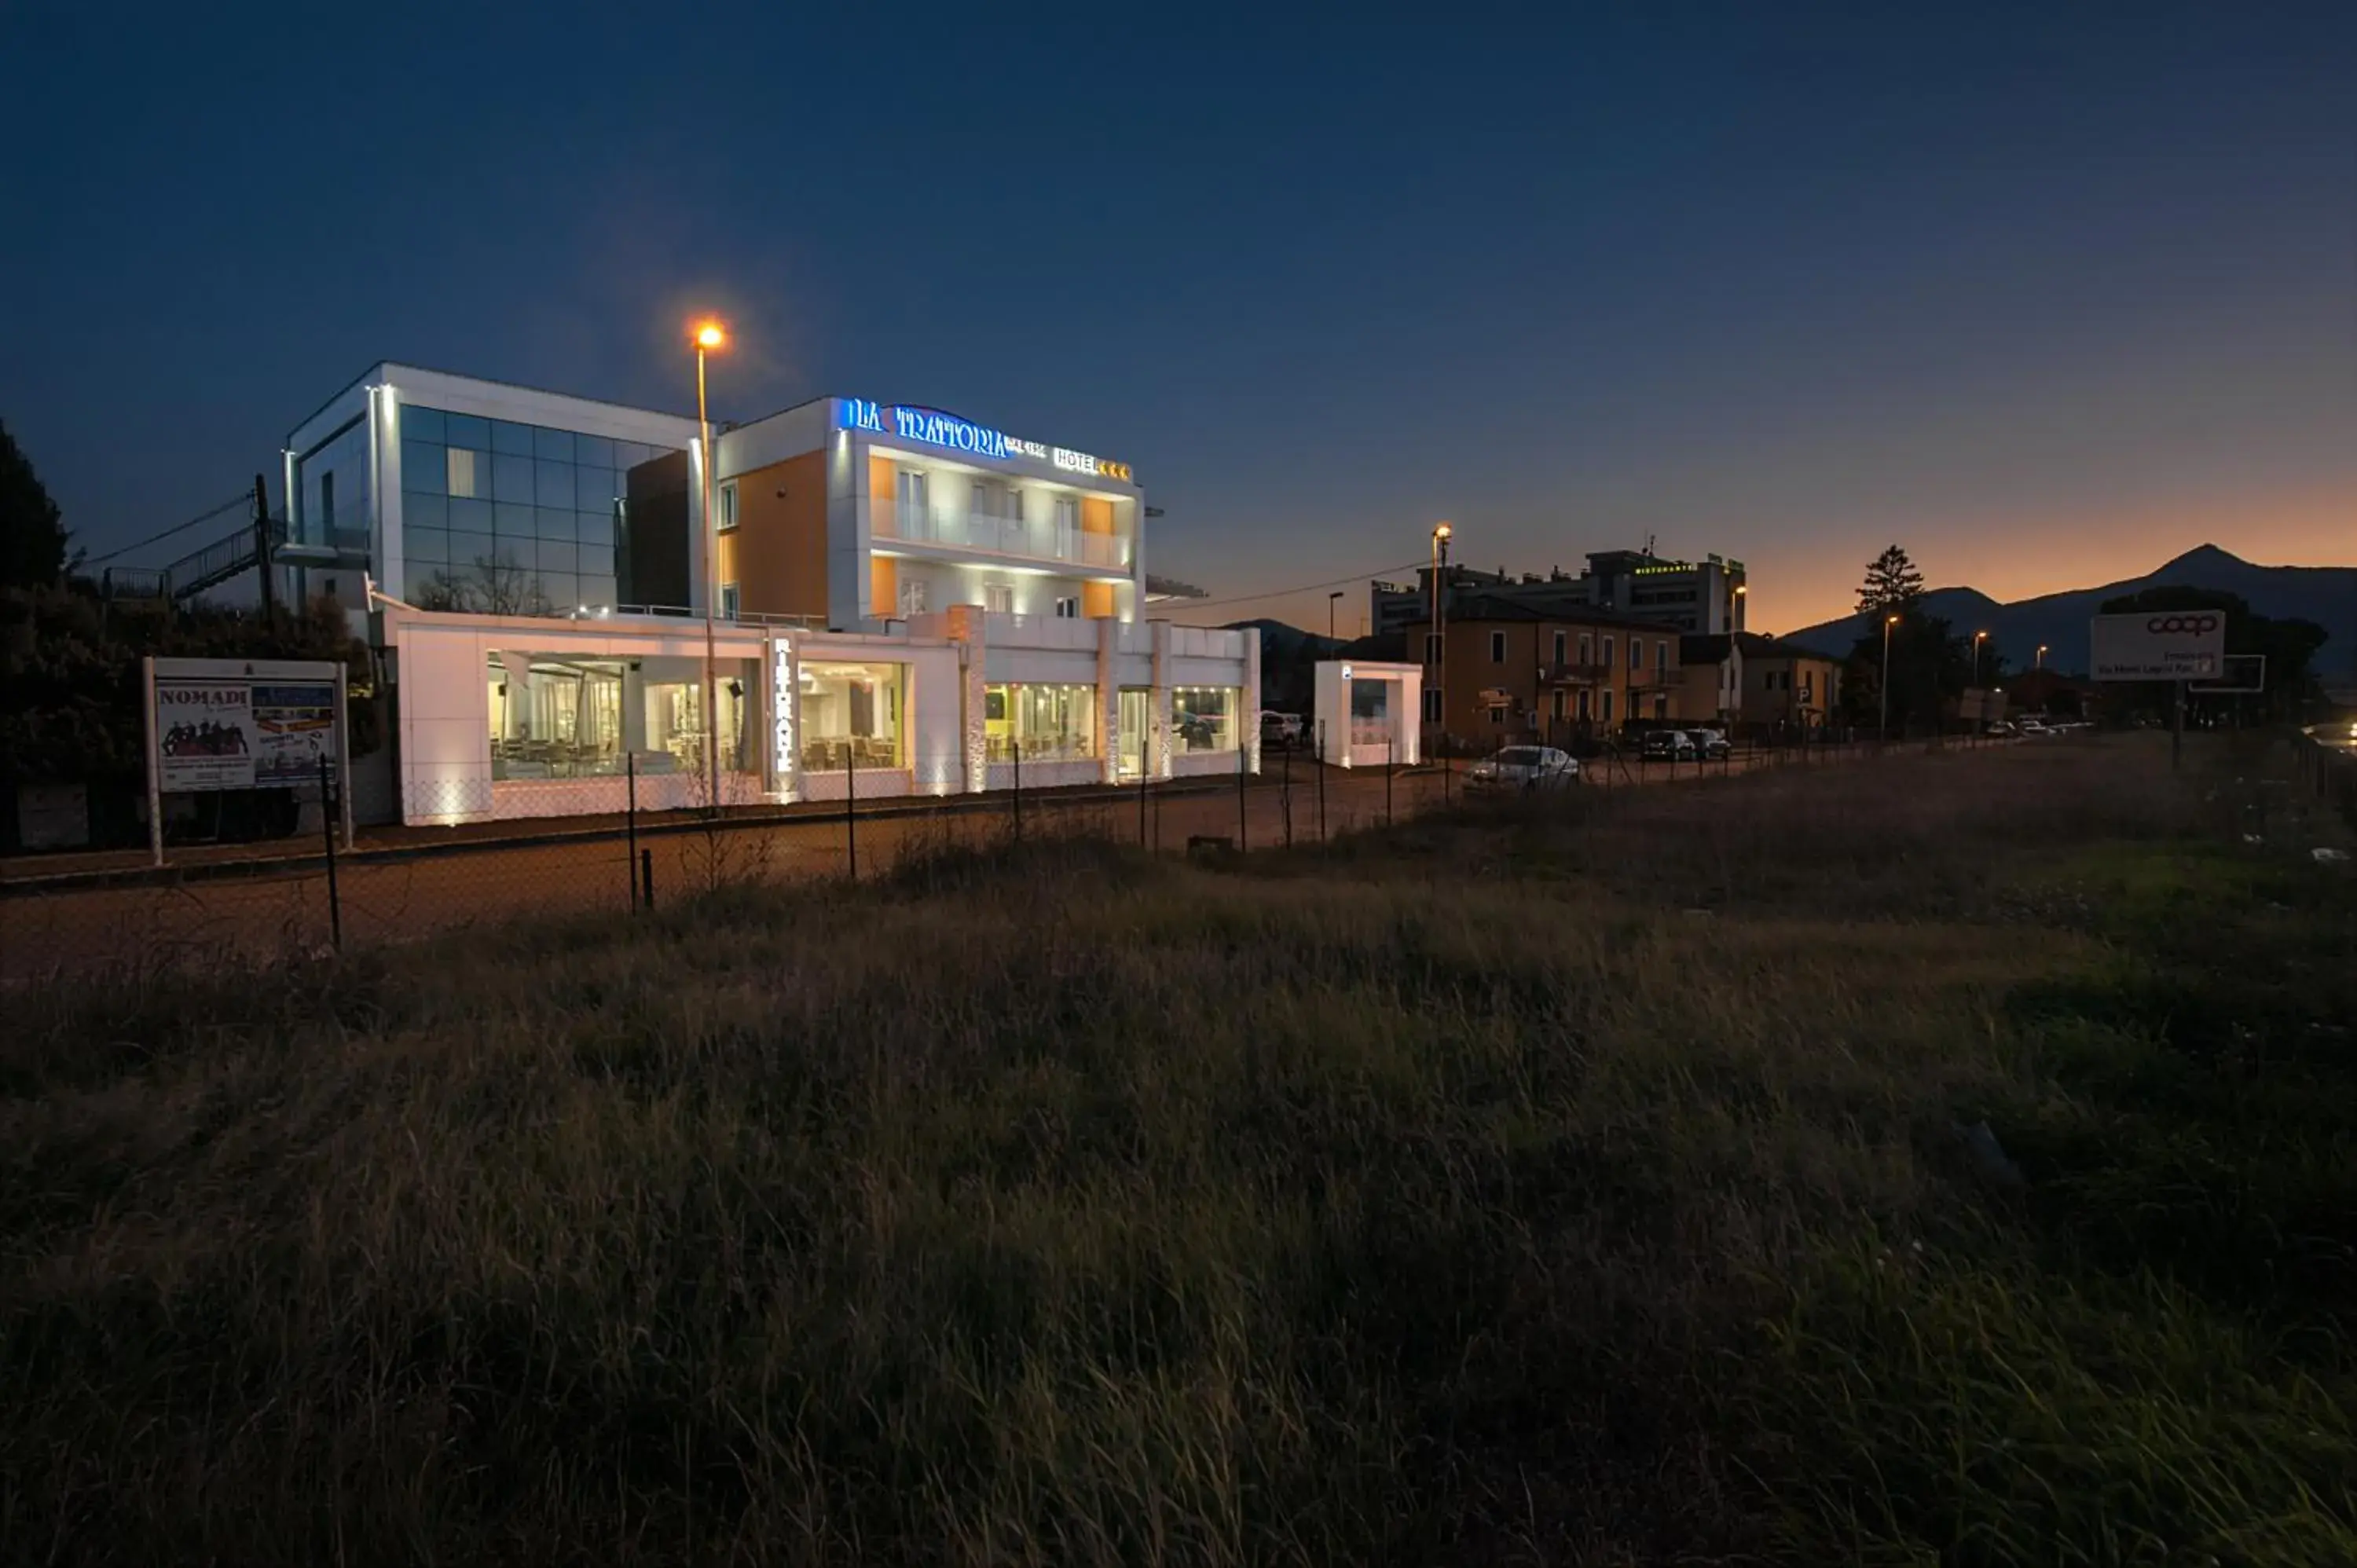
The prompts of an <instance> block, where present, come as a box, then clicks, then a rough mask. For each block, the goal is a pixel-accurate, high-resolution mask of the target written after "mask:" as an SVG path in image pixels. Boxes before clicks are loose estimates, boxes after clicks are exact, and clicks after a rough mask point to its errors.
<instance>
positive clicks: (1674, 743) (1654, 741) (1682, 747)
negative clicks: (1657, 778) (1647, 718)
mask: <svg viewBox="0 0 2357 1568" xmlns="http://www.w3.org/2000/svg"><path fill="white" fill-rule="evenodd" d="M1639 751H1640V755H1641V756H1643V757H1648V758H1651V759H1652V760H1654V761H1669V762H1692V761H1694V760H1695V757H1698V756H1700V755H1701V753H1700V752H1699V751H1698V750H1697V749H1696V748H1695V740H1694V736H1690V735H1688V734H1687V733H1686V732H1685V731H1684V730H1682V729H1649V730H1647V731H1646V732H1645V738H1644V739H1643V740H1642V741H1641V742H1640V743H1639Z"/></svg>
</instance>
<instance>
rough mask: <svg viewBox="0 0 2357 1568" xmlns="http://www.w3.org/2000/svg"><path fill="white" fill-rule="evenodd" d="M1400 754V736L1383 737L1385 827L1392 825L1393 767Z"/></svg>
mask: <svg viewBox="0 0 2357 1568" xmlns="http://www.w3.org/2000/svg"><path fill="white" fill-rule="evenodd" d="M1398 753H1399V736H1396V735H1386V736H1383V826H1385V827H1390V826H1391V825H1392V767H1393V764H1394V760H1395V759H1396V757H1397V756H1398Z"/></svg>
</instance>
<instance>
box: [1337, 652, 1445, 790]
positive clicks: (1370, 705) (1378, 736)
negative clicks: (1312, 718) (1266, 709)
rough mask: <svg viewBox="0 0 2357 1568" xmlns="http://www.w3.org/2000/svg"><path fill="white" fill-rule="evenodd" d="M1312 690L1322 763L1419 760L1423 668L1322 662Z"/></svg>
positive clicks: (1361, 764)
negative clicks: (1418, 746) (1417, 739)
mask: <svg viewBox="0 0 2357 1568" xmlns="http://www.w3.org/2000/svg"><path fill="white" fill-rule="evenodd" d="M1312 691H1313V694H1314V701H1315V703H1316V704H1317V712H1318V721H1317V723H1318V729H1317V735H1316V736H1315V740H1316V744H1317V747H1318V761H1320V762H1323V763H1328V764H1330V765H1331V766H1333V767H1336V768H1381V767H1383V766H1384V765H1385V764H1386V763H1398V764H1401V765H1403V766H1405V765H1406V764H1410V763H1413V762H1415V761H1416V760H1417V751H1416V736H1417V735H1418V734H1419V733H1420V732H1421V730H1422V728H1423V726H1422V725H1420V724H1419V723H1418V722H1417V714H1421V713H1422V712H1423V711H1424V666H1422V665H1420V664H1370V663H1368V662H1366V661H1364V660H1355V659H1353V660H1319V661H1318V667H1317V675H1316V684H1315V686H1314V687H1313V688H1312Z"/></svg>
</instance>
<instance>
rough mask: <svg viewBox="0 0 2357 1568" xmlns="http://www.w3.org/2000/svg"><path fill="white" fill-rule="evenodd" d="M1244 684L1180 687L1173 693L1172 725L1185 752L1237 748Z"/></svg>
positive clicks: (1171, 699)
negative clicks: (1237, 720) (1238, 719)
mask: <svg viewBox="0 0 2357 1568" xmlns="http://www.w3.org/2000/svg"><path fill="white" fill-rule="evenodd" d="M1241 712H1243V688H1242V687H1240V686H1179V687H1176V688H1174V689H1173V690H1172V691H1171V693H1170V727H1171V729H1172V730H1173V731H1174V732H1175V736H1176V740H1177V745H1178V748H1179V750H1180V751H1182V752H1193V751H1233V750H1235V749H1236V716H1237V714H1240V713H1241Z"/></svg>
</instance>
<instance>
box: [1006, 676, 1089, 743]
mask: <svg viewBox="0 0 2357 1568" xmlns="http://www.w3.org/2000/svg"><path fill="white" fill-rule="evenodd" d="M1096 708H1097V689H1096V688H1095V687H1094V686H1050V685H1016V684H1007V685H995V686H985V687H984V688H983V737H984V745H985V748H986V750H987V752H988V755H989V757H990V760H991V761H993V762H1006V761H1009V760H1012V759H1013V758H1015V757H1017V755H1018V753H1019V755H1020V757H1021V758H1022V760H1023V761H1025V762H1071V761H1077V760H1081V759H1082V758H1086V757H1094V756H1095V755H1096V754H1097V719H1096Z"/></svg>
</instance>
